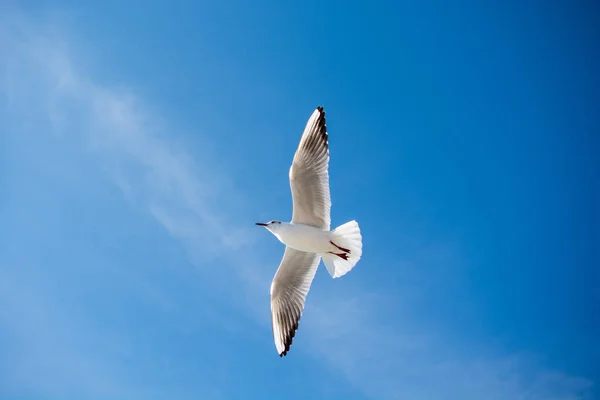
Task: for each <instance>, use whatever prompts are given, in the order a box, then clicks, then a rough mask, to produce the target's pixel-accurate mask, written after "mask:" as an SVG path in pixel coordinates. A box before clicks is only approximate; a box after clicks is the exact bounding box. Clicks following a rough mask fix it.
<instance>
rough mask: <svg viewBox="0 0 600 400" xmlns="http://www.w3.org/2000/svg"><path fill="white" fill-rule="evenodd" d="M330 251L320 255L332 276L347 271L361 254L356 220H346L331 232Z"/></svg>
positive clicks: (343, 273)
mask: <svg viewBox="0 0 600 400" xmlns="http://www.w3.org/2000/svg"><path fill="white" fill-rule="evenodd" d="M329 235H330V244H331V246H330V251H329V252H327V253H326V254H323V255H321V256H322V258H323V263H324V264H325V267H326V268H327V272H329V274H330V275H331V277H332V278H339V277H340V276H343V275H345V274H346V273H348V272H349V271H350V270H351V269H352V268H354V266H355V265H356V263H357V262H358V260H360V257H361V256H362V236H361V234H360V228H359V226H358V223H357V222H356V221H350V222H346V223H345V224H344V225H340V226H338V227H337V228H335V229H334V230H332V231H331V232H329Z"/></svg>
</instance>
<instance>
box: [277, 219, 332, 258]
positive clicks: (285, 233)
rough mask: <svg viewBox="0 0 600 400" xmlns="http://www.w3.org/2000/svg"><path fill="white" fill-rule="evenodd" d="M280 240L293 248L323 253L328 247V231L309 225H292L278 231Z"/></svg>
mask: <svg viewBox="0 0 600 400" xmlns="http://www.w3.org/2000/svg"><path fill="white" fill-rule="evenodd" d="M278 237H279V240H280V241H281V242H282V243H283V244H285V245H286V246H289V247H291V248H293V249H296V250H298V251H305V252H309V253H322V252H324V251H326V250H327V248H328V246H327V245H328V243H329V241H328V237H327V233H326V232H324V231H323V230H322V229H319V228H315V227H312V226H308V225H300V224H295V225H290V226H289V227H287V228H286V229H283V230H282V231H281V232H278Z"/></svg>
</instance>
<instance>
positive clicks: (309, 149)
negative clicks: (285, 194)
mask: <svg viewBox="0 0 600 400" xmlns="http://www.w3.org/2000/svg"><path fill="white" fill-rule="evenodd" d="M328 168H329V142H328V134H327V125H326V120H325V111H324V110H323V107H317V109H316V110H315V111H314V112H313V114H312V115H311V116H310V118H309V120H308V122H307V123H306V127H305V128H304V132H303V133H302V137H301V138H300V143H299V145H298V148H297V150H296V153H295V155H294V161H293V163H292V166H291V168H290V173H289V175H290V187H291V189H292V200H293V203H294V210H293V215H292V222H294V223H300V224H306V225H311V226H315V227H318V228H322V229H326V230H329V228H330V224H331V218H330V210H331V198H330V193H329V172H328Z"/></svg>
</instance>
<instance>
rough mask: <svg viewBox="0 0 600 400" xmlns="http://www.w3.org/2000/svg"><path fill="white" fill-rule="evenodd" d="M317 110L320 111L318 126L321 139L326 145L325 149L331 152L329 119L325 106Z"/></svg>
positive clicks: (318, 107)
mask: <svg viewBox="0 0 600 400" xmlns="http://www.w3.org/2000/svg"><path fill="white" fill-rule="evenodd" d="M317 110H318V111H319V119H318V120H317V125H318V126H319V133H320V135H319V136H320V139H321V141H322V142H323V144H324V145H325V148H326V149H327V150H329V138H328V136H329V134H328V133H327V118H326V117H325V110H324V108H323V106H317Z"/></svg>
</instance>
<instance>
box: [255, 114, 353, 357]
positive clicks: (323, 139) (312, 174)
mask: <svg viewBox="0 0 600 400" xmlns="http://www.w3.org/2000/svg"><path fill="white" fill-rule="evenodd" d="M328 166H329V143H328V134H327V127H326V125H325V111H323V107H317V109H316V110H315V111H314V112H313V114H312V115H311V117H310V118H309V120H308V122H307V124H306V127H305V128H304V132H303V133H302V137H301V139H300V144H299V145H298V149H297V150H296V154H295V155H294V160H293V162H292V166H291V168H290V171H289V176H290V187H291V190H292V199H293V205H294V207H293V215H292V221H291V222H289V223H287V222H279V221H271V222H268V223H257V225H261V226H264V227H265V228H267V229H268V230H269V231H271V233H273V235H275V236H276V237H277V239H279V240H280V241H281V242H282V243H283V244H285V245H286V248H285V252H284V254H283V259H282V260H281V264H280V265H279V268H278V269H277V272H276V273H275V277H274V278H273V283H272V284H271V314H272V322H273V337H274V340H275V347H276V348H277V352H278V353H279V355H280V356H284V355H286V354H287V352H288V351H289V349H290V346H291V344H292V339H293V338H294V336H295V334H296V330H297V329H298V323H299V321H300V317H301V316H302V311H303V310H304V303H305V301H306V296H307V294H308V291H309V290H310V286H311V284H312V281H313V278H314V276H315V273H316V272H317V267H318V266H319V263H320V261H321V259H322V260H323V262H324V264H325V267H326V268H327V272H329V274H330V275H331V276H332V277H333V278H339V277H341V276H343V275H345V274H346V273H348V272H349V271H350V270H351V269H352V268H354V266H355V265H356V263H357V262H358V260H360V258H361V256H362V236H361V233H360V228H359V226H358V223H357V222H356V221H350V222H347V223H345V224H343V225H341V226H338V227H337V228H335V229H333V230H330V223H331V220H330V209H331V199H330V195H329V172H328Z"/></svg>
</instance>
